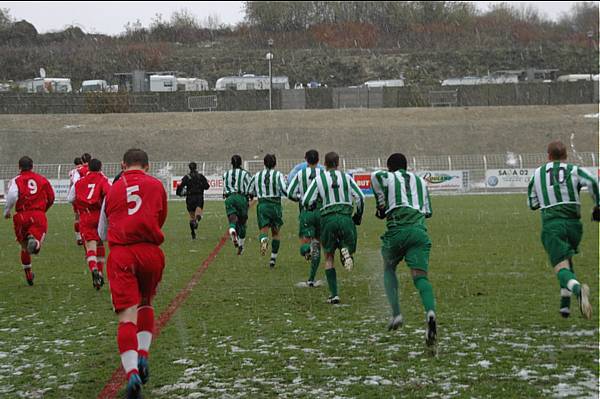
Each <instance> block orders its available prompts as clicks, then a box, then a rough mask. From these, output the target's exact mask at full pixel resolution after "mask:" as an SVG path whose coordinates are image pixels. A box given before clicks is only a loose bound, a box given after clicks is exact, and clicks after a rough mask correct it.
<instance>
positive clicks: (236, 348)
mask: <svg viewBox="0 0 600 399" xmlns="http://www.w3.org/2000/svg"><path fill="white" fill-rule="evenodd" d="M432 204H433V218H432V219H429V220H428V228H429V231H430V234H431V238H432V241H433V249H432V254H431V261H430V280H431V282H432V285H433V288H434V291H435V295H436V300H437V317H438V340H439V348H438V355H437V356H436V357H432V356H431V355H430V354H429V353H428V351H427V350H426V349H425V344H424V330H425V324H424V314H423V311H422V307H421V304H420V300H419V297H418V294H417V292H416V290H415V288H414V287H413V284H412V281H411V279H410V276H409V272H408V269H407V268H406V267H405V265H404V264H401V265H400V267H399V269H398V270H399V277H400V295H401V308H402V313H403V315H404V319H405V325H404V327H403V328H401V329H400V330H398V331H395V332H388V331H387V330H386V324H387V322H388V319H389V316H390V310H389V306H388V304H387V300H386V298H385V295H384V290H383V268H382V261H381V256H380V253H379V247H380V240H379V237H380V235H381V234H382V233H383V231H384V228H385V226H384V222H382V221H380V220H378V219H376V218H375V217H374V212H375V205H374V201H373V200H372V199H371V200H369V201H368V202H367V205H366V211H365V216H364V218H363V223H362V225H361V226H359V228H358V236H359V240H358V250H357V254H356V256H355V268H354V270H353V271H352V272H347V271H345V270H344V269H343V268H342V267H341V266H339V260H336V261H337V262H338V267H337V270H338V284H339V289H340V297H341V304H340V305H329V304H326V303H325V300H326V298H327V296H328V290H327V287H326V284H324V285H323V286H321V287H318V288H298V287H296V284H297V283H298V282H300V281H304V280H306V279H307V277H308V267H309V265H308V263H307V262H306V261H305V260H304V259H303V258H301V257H300V255H299V249H298V248H299V245H298V239H297V226H298V223H297V215H298V210H297V206H296V205H295V204H293V203H290V202H288V201H286V202H285V206H284V221H285V225H284V226H283V229H282V237H283V238H282V247H281V250H280V255H279V258H278V262H277V267H276V268H275V269H274V270H270V269H269V267H268V265H267V264H268V258H267V257H265V258H262V257H260V255H259V250H258V242H257V235H258V231H257V227H256V212H255V208H253V209H251V211H250V215H251V216H250V220H249V222H248V223H249V224H248V226H249V229H248V237H249V238H248V240H247V241H246V252H245V253H244V254H243V255H242V256H241V257H238V256H236V254H235V251H234V248H233V246H232V245H231V243H230V242H229V241H228V242H227V243H226V244H225V246H224V247H223V248H222V249H221V250H220V251H219V252H218V254H217V255H216V258H215V259H214V261H213V262H212V263H210V265H209V266H208V268H207V269H206V271H205V272H204V273H203V274H202V275H201V277H200V280H199V281H198V284H197V285H196V286H195V287H194V288H193V290H192V291H191V292H190V293H189V296H188V297H187V299H186V300H185V301H184V302H183V303H182V304H181V306H180V307H179V308H178V310H177V311H176V312H175V313H174V314H173V316H172V317H171V319H170V320H169V321H168V323H167V324H166V325H165V326H164V328H163V329H162V332H161V335H160V336H159V337H158V339H156V340H155V341H154V342H153V344H152V347H151V354H150V371H151V378H150V382H149V384H148V385H146V386H145V387H144V395H145V397H147V398H202V397H207V398H221V397H222V398H230V397H248V398H256V397H281V398H302V397H306V398H317V397H318V398H352V397H361V398H363V397H364V398H394V397H396V398H400V397H403V398H404V397H415V398H425V397H427V398H436V397H440V398H441V397H445V398H450V397H477V398H485V397H492V398H495V397H501V398H513V397H523V398H537V397H540V398H542V397H543V398H546V397H577V398H582V397H598V364H599V353H598V338H599V337H598V314H597V309H598V282H599V279H598V224H593V223H592V222H591V221H589V214H590V211H591V206H592V204H591V201H590V200H589V198H588V196H587V194H586V195H585V198H584V202H583V207H582V212H583V214H584V217H583V223H584V237H583V241H582V244H581V247H580V254H579V255H578V256H577V257H576V258H575V271H576V273H577V276H578V278H579V280H580V281H582V282H585V283H587V284H589V285H590V288H591V298H592V302H593V306H594V310H595V314H594V316H593V319H592V320H591V321H586V320H584V319H583V318H582V317H581V316H580V314H579V310H578V308H577V306H576V301H575V300H574V301H573V302H574V303H573V304H572V306H571V310H572V315H571V318H569V319H562V318H561V317H560V316H559V313H558V309H559V286H558V281H557V278H556V277H555V276H554V274H553V272H552V269H551V268H550V267H549V265H548V264H547V258H546V255H545V253H544V252H543V248H542V246H541V243H540V239H539V236H540V215H539V212H531V211H529V210H528V209H527V204H526V196H525V195H523V194H519V195H502V196H449V197H439V196H435V197H432ZM169 206H170V208H169V212H170V214H169V218H168V220H167V223H166V226H165V228H164V231H165V234H166V242H165V244H163V247H162V248H163V250H164V251H165V253H166V256H167V267H166V269H165V274H164V276H163V280H162V283H161V286H160V289H159V293H158V295H157V297H156V299H155V302H154V305H155V308H156V316H157V318H159V317H160V315H161V313H163V312H165V311H166V309H167V307H168V305H169V303H171V301H172V300H173V299H174V298H175V297H176V296H177V295H178V293H180V292H181V291H182V290H183V289H184V288H185V287H186V285H187V284H188V282H189V281H190V280H191V279H192V277H193V275H194V274H195V273H196V271H197V270H198V269H199V268H201V265H202V263H203V262H204V260H205V259H207V257H209V254H211V253H212V252H213V251H214V249H215V247H217V245H218V244H219V242H220V240H221V238H222V237H223V234H224V232H225V230H226V218H225V216H224V207H223V203H222V202H207V205H206V209H205V218H204V219H203V220H202V221H201V223H200V229H199V235H200V238H199V239H198V240H196V241H192V240H191V239H190V238H189V227H188V223H187V212H186V211H185V204H184V203H183V202H170V203H169ZM48 218H49V232H48V236H47V239H46V242H45V245H44V247H43V249H42V253H41V254H40V256H38V257H34V259H33V268H34V272H35V273H36V281H35V285H34V286H33V287H29V286H27V284H26V282H25V279H24V275H23V272H22V270H21V266H20V262H19V251H18V246H17V244H16V243H15V242H14V236H13V232H12V222H11V221H6V220H3V221H2V222H0V266H1V267H0V291H1V292H2V295H1V296H0V397H6V398H18V397H27V398H35V397H44V398H93V397H96V396H97V395H98V394H99V393H100V392H101V391H102V389H103V387H104V386H105V385H106V384H107V382H109V380H110V378H111V375H112V374H113V372H114V371H115V369H116V368H117V367H118V366H119V365H120V359H119V355H118V352H117V344H116V326H117V322H116V317H115V315H114V314H113V312H112V308H111V302H110V296H109V290H108V287H107V286H105V287H104V288H102V290H101V291H99V292H97V291H96V290H94V289H93V288H92V282H91V277H90V275H89V272H88V270H87V266H86V265H85V262H84V251H83V249H82V248H81V247H77V246H76V245H75V240H74V234H73V227H72V226H73V224H72V221H73V215H72V210H71V207H70V206H67V205H57V206H55V207H53V208H52V209H51V210H50V211H49V213H48ZM323 263H324V261H322V265H323ZM317 277H318V278H319V279H321V280H323V281H324V279H325V277H324V272H323V268H322V267H321V268H320V269H319V272H318V275H317ZM121 394H122V393H121Z"/></svg>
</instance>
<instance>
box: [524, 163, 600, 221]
mask: <svg viewBox="0 0 600 399" xmlns="http://www.w3.org/2000/svg"><path fill="white" fill-rule="evenodd" d="M584 186H585V187H587V188H588V190H589V192H590V194H591V195H592V198H593V199H594V205H595V206H598V205H599V195H598V181H597V180H596V179H595V178H594V177H593V176H592V175H590V174H589V173H588V172H587V171H586V170H585V169H583V168H581V167H579V166H577V165H573V164H570V163H565V162H548V163H547V164H545V165H542V166H540V167H539V168H537V169H536V170H535V172H534V174H533V176H532V178H531V181H530V182H529V188H528V200H529V208H530V209H532V210H536V209H541V210H542V217H543V218H544V219H550V218H556V217H558V218H566V219H579V218H580V216H581V213H580V205H581V202H580V197H579V192H580V191H581V188H582V187H584Z"/></svg>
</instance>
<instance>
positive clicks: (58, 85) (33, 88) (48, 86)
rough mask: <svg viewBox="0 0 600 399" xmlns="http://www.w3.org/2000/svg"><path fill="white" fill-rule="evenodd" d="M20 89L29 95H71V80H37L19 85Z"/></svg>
mask: <svg viewBox="0 0 600 399" xmlns="http://www.w3.org/2000/svg"><path fill="white" fill-rule="evenodd" d="M18 85H19V89H21V90H24V91H26V92H27V93H71V92H72V91H73V86H71V79H69V78H35V79H27V80H23V81H21V82H19V83H18Z"/></svg>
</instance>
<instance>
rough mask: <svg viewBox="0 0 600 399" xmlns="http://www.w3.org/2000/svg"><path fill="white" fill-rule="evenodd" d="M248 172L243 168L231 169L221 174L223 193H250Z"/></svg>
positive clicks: (226, 194)
mask: <svg viewBox="0 0 600 399" xmlns="http://www.w3.org/2000/svg"><path fill="white" fill-rule="evenodd" d="M250 181H251V178H250V173H248V172H247V171H245V170H244V169H239V168H238V169H231V170H228V171H227V172H225V174H224V175H223V194H224V195H225V196H228V195H230V194H242V195H247V194H249V193H250Z"/></svg>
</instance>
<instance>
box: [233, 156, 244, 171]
mask: <svg viewBox="0 0 600 399" xmlns="http://www.w3.org/2000/svg"><path fill="white" fill-rule="evenodd" d="M231 166H233V169H239V168H241V167H242V157H240V156H239V155H234V156H232V157H231Z"/></svg>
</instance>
